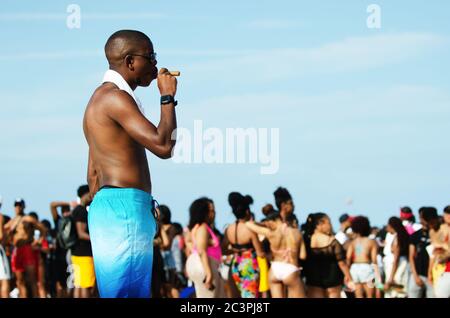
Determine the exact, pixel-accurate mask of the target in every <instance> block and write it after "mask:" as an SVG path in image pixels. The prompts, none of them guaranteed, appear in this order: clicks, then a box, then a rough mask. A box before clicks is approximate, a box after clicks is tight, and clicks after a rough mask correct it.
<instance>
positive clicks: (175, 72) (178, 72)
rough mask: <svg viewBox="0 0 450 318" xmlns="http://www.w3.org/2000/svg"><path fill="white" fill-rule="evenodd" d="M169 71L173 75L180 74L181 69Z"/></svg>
mask: <svg viewBox="0 0 450 318" xmlns="http://www.w3.org/2000/svg"><path fill="white" fill-rule="evenodd" d="M169 73H170V75H172V76H180V71H172V72H169Z"/></svg>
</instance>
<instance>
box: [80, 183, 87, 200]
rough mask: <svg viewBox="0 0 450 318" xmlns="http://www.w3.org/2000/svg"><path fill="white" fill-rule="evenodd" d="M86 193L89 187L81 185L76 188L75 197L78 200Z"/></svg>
mask: <svg viewBox="0 0 450 318" xmlns="http://www.w3.org/2000/svg"><path fill="white" fill-rule="evenodd" d="M86 193H89V186H88V185H87V184H83V185H81V186H79V187H78V190H77V195H78V197H79V198H81V197H82V196H83V195H85V194H86Z"/></svg>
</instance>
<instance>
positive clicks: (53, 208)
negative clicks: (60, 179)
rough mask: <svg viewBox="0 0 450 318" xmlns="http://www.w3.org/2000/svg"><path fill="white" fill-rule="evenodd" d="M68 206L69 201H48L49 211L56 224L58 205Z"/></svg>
mask: <svg viewBox="0 0 450 318" xmlns="http://www.w3.org/2000/svg"><path fill="white" fill-rule="evenodd" d="M63 206H68V207H70V203H69V202H65V201H53V202H51V203H50V212H51V213H52V218H53V221H54V222H55V224H56V221H58V218H59V215H58V207H63Z"/></svg>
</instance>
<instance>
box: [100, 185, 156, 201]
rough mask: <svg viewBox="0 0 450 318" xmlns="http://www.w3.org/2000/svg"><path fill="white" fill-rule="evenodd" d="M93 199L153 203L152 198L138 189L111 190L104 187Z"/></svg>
mask: <svg viewBox="0 0 450 318" xmlns="http://www.w3.org/2000/svg"><path fill="white" fill-rule="evenodd" d="M95 198H99V199H100V198H108V199H129V200H133V199H135V200H143V201H148V202H149V203H150V202H152V201H153V196H152V195H151V194H150V193H148V192H145V191H143V190H140V189H136V188H112V187H104V188H102V189H101V190H100V191H98V192H97V193H96V194H95V197H94V199H95Z"/></svg>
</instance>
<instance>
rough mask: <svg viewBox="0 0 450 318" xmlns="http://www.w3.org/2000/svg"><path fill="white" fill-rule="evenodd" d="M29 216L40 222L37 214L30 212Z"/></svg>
mask: <svg viewBox="0 0 450 318" xmlns="http://www.w3.org/2000/svg"><path fill="white" fill-rule="evenodd" d="M28 215H29V216H31V217H32V218H33V219H35V220H36V221H39V216H38V214H37V213H36V212H34V211H33V212H30V213H28Z"/></svg>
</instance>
